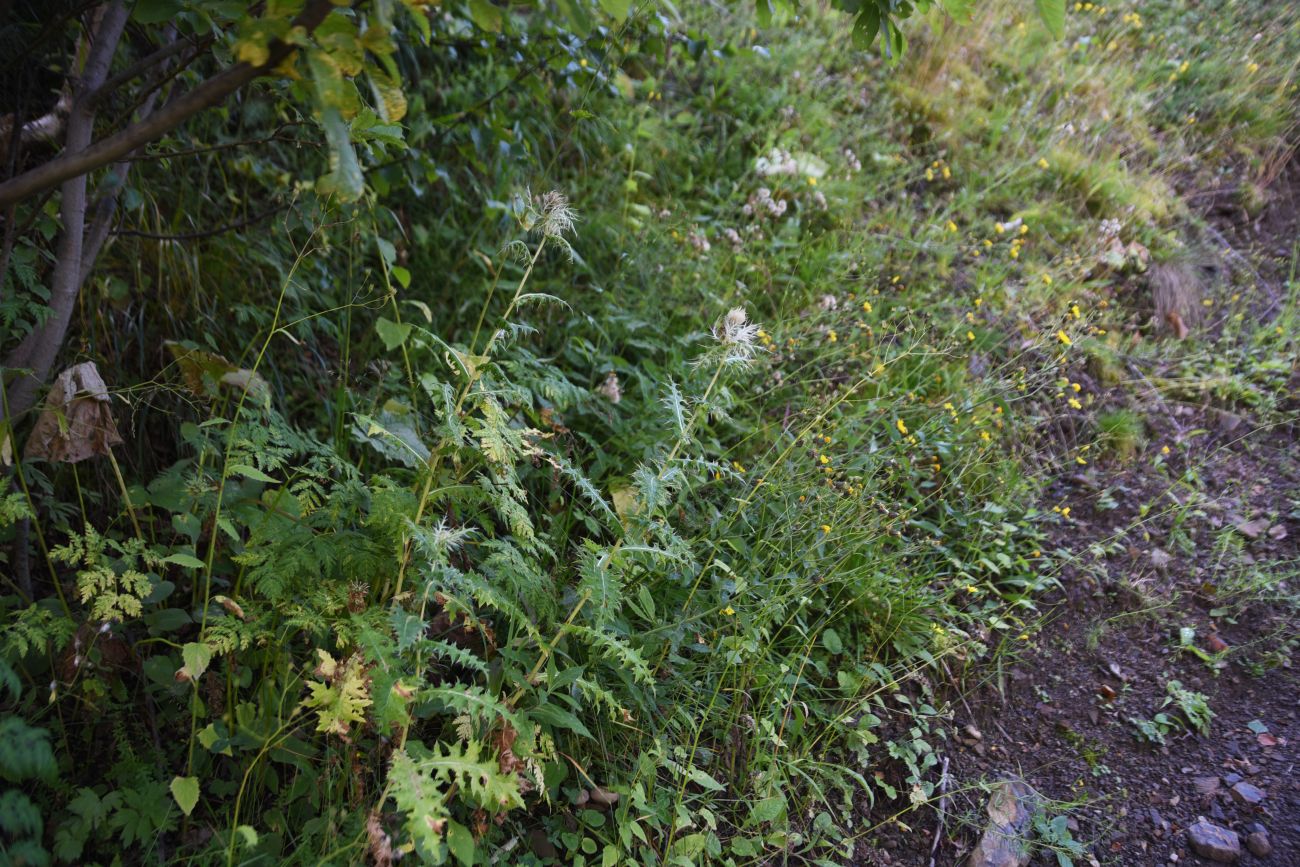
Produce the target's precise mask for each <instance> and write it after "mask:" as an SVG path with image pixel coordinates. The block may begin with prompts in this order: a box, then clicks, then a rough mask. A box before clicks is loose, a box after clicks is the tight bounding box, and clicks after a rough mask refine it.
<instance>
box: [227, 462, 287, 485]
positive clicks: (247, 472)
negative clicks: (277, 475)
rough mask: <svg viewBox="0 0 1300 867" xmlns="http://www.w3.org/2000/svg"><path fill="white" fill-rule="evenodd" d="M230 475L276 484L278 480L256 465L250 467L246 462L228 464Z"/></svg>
mask: <svg viewBox="0 0 1300 867" xmlns="http://www.w3.org/2000/svg"><path fill="white" fill-rule="evenodd" d="M230 473H231V475H235V476H243V477H244V478H246V479H252V480H253V481H255V482H268V483H270V484H278V482H277V481H276V480H275V479H273V478H271V477H270V476H268V475H267V474H266V473H264V472H262V471H261V470H259V469H258V468H257V467H250V466H248V464H232V465H231V466H230Z"/></svg>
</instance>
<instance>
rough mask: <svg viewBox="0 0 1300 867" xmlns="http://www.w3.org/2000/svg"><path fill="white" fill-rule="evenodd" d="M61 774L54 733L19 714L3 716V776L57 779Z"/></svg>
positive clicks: (15, 780) (0, 742)
mask: <svg viewBox="0 0 1300 867" xmlns="http://www.w3.org/2000/svg"><path fill="white" fill-rule="evenodd" d="M57 775H58V765H57V763H56V762H55V760H54V751H53V750H52V749H51V748H50V733H49V732H47V731H46V730H45V729H42V728H36V727H35V726H30V725H28V724H27V723H26V722H25V721H24V720H23V719H21V718H20V717H17V716H13V715H10V716H6V717H4V718H0V778H3V779H5V780H8V781H9V782H11V783H21V782H23V781H24V780H45V781H50V780H53V779H54V778H55V777H56V776H57Z"/></svg>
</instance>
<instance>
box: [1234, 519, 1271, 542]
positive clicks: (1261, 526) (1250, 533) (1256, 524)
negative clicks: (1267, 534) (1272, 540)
mask: <svg viewBox="0 0 1300 867" xmlns="http://www.w3.org/2000/svg"><path fill="white" fill-rule="evenodd" d="M1268 525H1269V520H1268V518H1256V519H1255V520H1253V521H1242V522H1241V523H1239V524H1237V526H1236V530H1237V532H1238V533H1240V534H1241V535H1243V536H1245V537H1246V538H1247V539H1258V538H1259V537H1260V536H1261V535H1262V534H1263V533H1264V531H1265V530H1267V529H1268Z"/></svg>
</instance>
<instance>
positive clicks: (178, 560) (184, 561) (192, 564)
mask: <svg viewBox="0 0 1300 867" xmlns="http://www.w3.org/2000/svg"><path fill="white" fill-rule="evenodd" d="M163 562H164V563H175V564H176V565H177V566H184V567H185V568H186V569H202V568H203V567H204V566H206V565H207V564H206V563H204V562H203V561H202V560H200V559H199V558H198V557H195V556H194V555H193V554H185V553H182V552H180V551H178V552H176V553H175V554H172V555H171V556H170V557H167V558H166V559H164V560H163Z"/></svg>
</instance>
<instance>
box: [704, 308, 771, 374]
mask: <svg viewBox="0 0 1300 867" xmlns="http://www.w3.org/2000/svg"><path fill="white" fill-rule="evenodd" d="M760 330H762V329H761V328H760V326H759V325H758V323H756V322H750V321H749V314H747V313H746V312H745V308H743V307H733V308H731V309H730V310H728V311H727V315H726V316H723V317H722V318H721V319H720V320H718V324H716V325H714V326H713V338H714V339H715V340H717V341H718V343H719V344H721V345H722V347H723V350H724V351H725V353H726V355H725V361H726V362H727V363H728V364H740V363H743V362H746V361H749V360H750V359H751V358H753V357H754V351H755V350H754V340H755V339H756V338H757V337H758V332H759V331H760Z"/></svg>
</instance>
